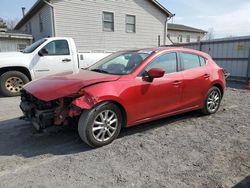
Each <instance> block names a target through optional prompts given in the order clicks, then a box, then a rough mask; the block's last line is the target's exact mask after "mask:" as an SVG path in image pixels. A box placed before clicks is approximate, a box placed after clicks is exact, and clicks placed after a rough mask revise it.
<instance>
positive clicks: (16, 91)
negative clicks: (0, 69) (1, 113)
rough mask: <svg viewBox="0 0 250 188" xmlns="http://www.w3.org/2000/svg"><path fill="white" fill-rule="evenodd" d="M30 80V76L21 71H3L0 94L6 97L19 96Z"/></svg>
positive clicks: (0, 79)
mask: <svg viewBox="0 0 250 188" xmlns="http://www.w3.org/2000/svg"><path fill="white" fill-rule="evenodd" d="M28 82H29V79H28V77H27V76H26V75H25V74H23V73H21V72H19V71H9V72H6V73H3V74H2V75H1V76H0V94H2V95H4V96H6V97H13V96H18V95H20V91H21V89H22V87H23V86H24V85H25V84H26V83H28Z"/></svg>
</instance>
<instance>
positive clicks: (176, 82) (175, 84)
mask: <svg viewBox="0 0 250 188" xmlns="http://www.w3.org/2000/svg"><path fill="white" fill-rule="evenodd" d="M181 83H182V82H181V81H179V80H176V81H174V82H173V85H174V86H175V87H179V85H180V84H181Z"/></svg>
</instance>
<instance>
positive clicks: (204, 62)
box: [199, 56, 207, 66]
mask: <svg viewBox="0 0 250 188" xmlns="http://www.w3.org/2000/svg"><path fill="white" fill-rule="evenodd" d="M199 57H200V64H201V66H205V65H206V64H207V60H206V59H205V58H203V57H201V56H199Z"/></svg>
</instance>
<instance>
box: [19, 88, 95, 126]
mask: <svg viewBox="0 0 250 188" xmlns="http://www.w3.org/2000/svg"><path fill="white" fill-rule="evenodd" d="M82 100H85V99H84V96H78V97H76V96H69V97H63V98H60V99H55V100H52V101H49V102H45V101H42V100H39V99H38V98H36V97H34V96H33V95H31V94H29V93H28V92H26V91H25V90H22V92H21V103H20V108H21V110H22V111H23V114H24V119H25V120H28V121H31V122H32V124H33V126H34V127H35V128H36V129H37V130H42V129H45V128H47V127H50V126H52V125H56V126H61V125H68V124H69V123H70V122H75V121H74V120H77V119H78V118H79V116H80V115H81V112H82V110H83V108H84V107H85V109H89V108H90V106H89V105H87V103H88V102H87V103H86V102H85V101H84V102H83V101H82ZM79 101H82V102H79ZM88 101H89V100H88ZM91 102H93V101H91ZM84 104H86V105H84Z"/></svg>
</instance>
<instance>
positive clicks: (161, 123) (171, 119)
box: [118, 111, 203, 138]
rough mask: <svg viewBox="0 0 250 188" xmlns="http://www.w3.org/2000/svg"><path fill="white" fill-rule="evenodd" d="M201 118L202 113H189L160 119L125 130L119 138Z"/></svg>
mask: <svg viewBox="0 0 250 188" xmlns="http://www.w3.org/2000/svg"><path fill="white" fill-rule="evenodd" d="M200 116H203V115H202V114H201V113H200V111H191V112H187V113H184V114H180V115H176V116H171V117H167V118H163V119H159V120H156V121H152V122H148V123H143V124H140V125H137V126H134V127H129V128H123V129H122V131H121V133H120V135H119V137H118V138H122V137H126V136H130V135H133V134H137V133H141V134H144V133H145V134H146V131H147V130H152V129H156V128H158V127H162V126H167V125H169V124H171V123H174V122H178V121H181V120H185V119H189V118H192V117H200Z"/></svg>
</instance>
